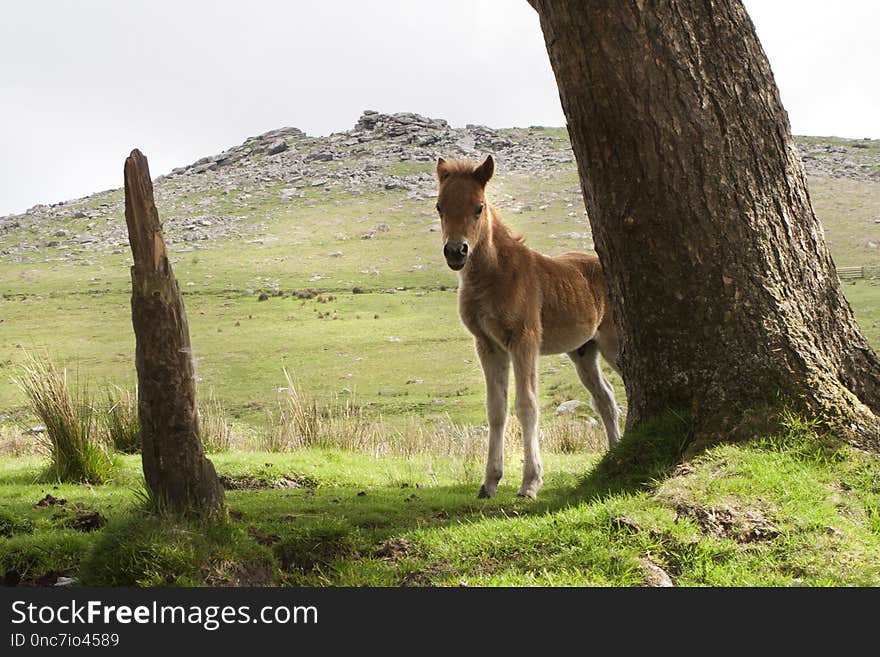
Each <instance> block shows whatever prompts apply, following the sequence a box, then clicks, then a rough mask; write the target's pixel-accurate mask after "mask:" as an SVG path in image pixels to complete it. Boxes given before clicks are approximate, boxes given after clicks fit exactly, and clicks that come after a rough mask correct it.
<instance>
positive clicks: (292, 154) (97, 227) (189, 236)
mask: <svg viewBox="0 0 880 657" xmlns="http://www.w3.org/2000/svg"><path fill="white" fill-rule="evenodd" d="M797 141H798V146H799V148H800V150H801V155H802V157H803V160H804V164H805V166H806V170H807V173H808V175H809V176H810V177H811V179H812V180H811V182H812V183H813V185H812V186H813V193H814V196H816V198H815V199H814V200H815V201H816V205H817V208H816V209H817V212H818V213H819V215H820V218H821V219H823V221H824V222H825V223H826V228H827V229H828V230H829V231H830V232H831V233H832V235H833V233H834V232H835V228H837V223H838V220H839V218H838V217H834V216H831V212H830V210H831V208H830V207H829V206H828V205H827V204H826V203H824V201H825V200H827V199H826V191H829V190H826V189H825V188H826V187H831V188H832V190H833V191H837V190H839V189H841V188H843V189H847V190H856V189H858V190H859V192H861V193H863V194H864V195H865V196H866V198H865V200H866V201H868V203H867V204H866V205H868V206H871V205H872V204H871V202H870V201H871V200H873V201H877V200H878V199H877V197H876V195H875V194H876V190H871V191H873V192H874V193H871V191H868V190H870V189H871V188H870V187H867V188H866V189H865V190H861V188H860V185H859V183H880V141H878V140H873V141H872V140H867V139H865V140H845V139H838V138H833V137H832V138H822V137H800V138H798V139H797ZM487 153H492V154H493V155H494V156H495V158H496V160H497V163H498V166H497V171H498V172H499V174H500V176H501V177H502V178H505V177H520V176H528V177H533V178H537V179H539V180H551V179H552V182H550V183H549V184H546V185H542V186H540V187H541V188H542V189H540V191H539V193H538V195H537V198H534V199H531V200H530V201H528V202H525V203H524V204H519V203H516V199H515V198H510V197H505V196H503V195H502V197H501V198H500V199H499V198H496V199H495V200H496V202H499V204H500V205H501V207H502V208H504V209H507V210H508V211H512V212H532V211H533V209H534V208H537V209H538V210H548V209H550V207H549V203H551V202H552V201H555V200H560V199H563V200H564V201H565V202H566V207H569V206H568V205H567V204H568V203H572V206H570V207H571V208H574V210H575V212H574V216H577V217H581V215H582V212H581V210H582V208H583V203H582V200H581V196H580V190H579V186H578V185H577V184H576V183H577V180H576V178H573V176H574V174H575V165H574V157H573V154H572V152H571V147H570V144H569V142H568V139H567V134H566V132H565V130H564V129H562V128H544V127H531V128H512V129H500V130H495V129H491V128H487V127H485V126H477V125H468V126H467V127H465V128H452V127H450V126H449V124H448V123H447V122H446V121H444V120H442V119H430V118H425V117H422V116H419V115H418V114H412V113H399V114H393V115H387V114H379V113H377V112H374V111H371V110H367V111H366V112H364V114H363V115H362V116H361V118H360V119H359V120H358V122H357V124H356V125H355V126H354V128H353V129H352V130H349V131H346V132H341V133H336V134H332V135H330V136H328V137H308V136H306V135H305V134H304V133H303V132H302V131H300V130H298V129H297V128H279V129H277V130H272V131H269V132H267V133H265V134H262V135H258V136H256V137H251V138H249V139H247V140H246V141H245V142H244V143H243V144H240V145H238V146H233V147H231V148H228V149H226V150H224V151H223V152H221V153H219V154H217V155H209V156H207V157H203V158H201V159H199V160H198V161H196V162H194V163H193V164H191V165H189V166H186V167H181V168H178V169H174V170H173V171H172V172H171V173H170V174H168V175H165V176H160V177H159V178H158V179H157V180H156V192H157V201H158V203H159V205H160V207H161V209H162V216H163V220H164V221H165V223H166V231H167V235H168V238H169V241H171V242H176V243H178V246H177V250H178V252H187V250H188V249H192V250H196V249H200V248H205V246H206V245H205V244H204V242H209V243H210V242H211V241H212V240H217V239H222V238H235V239H242V238H251V239H252V238H254V237H256V236H258V235H260V234H261V233H263V232H264V231H265V229H266V225H265V223H263V222H264V221H266V220H267V219H271V217H269V216H267V214H266V213H267V211H268V210H271V209H273V207H274V206H279V205H283V206H284V208H285V210H292V209H296V208H303V207H305V208H312V207H315V206H316V205H318V204H320V203H322V202H326V201H328V200H332V201H339V200H342V199H343V198H344V197H346V196H349V195H350V196H354V197H357V196H363V195H371V194H377V193H379V194H385V193H388V194H387V196H388V197H389V200H392V201H397V202H399V201H402V200H405V201H426V200H429V199H430V198H431V197H432V195H433V194H434V191H435V185H434V178H433V175H432V173H431V171H432V166H431V164H432V162H433V161H434V160H435V159H436V158H437V157H438V156H444V157H450V156H451V157H469V158H480V157H483V156H485V155H486V154H487ZM147 155H148V156H149V154H147ZM559 177H561V178H563V181H564V182H566V183H571V182H572V181H573V182H574V183H575V184H573V185H569V186H568V188H566V187H565V186H560V185H558V184H556V180H555V179H556V178H559ZM831 181H835V182H831ZM842 181H848V182H847V183H843V182H842ZM836 206H839V203H838V204H835V207H836ZM870 210H873V216H866V217H853V218H852V219H853V223H852V226H850V227H849V228H850V230H852V231H856V232H854V233H853V234H852V235H849V236H847V237H849V238H852V239H845V240H844V242H846V246H847V252H846V253H845V254H844V253H836V255H837V256H838V260H840V261H841V262H839V264H850V263H852V264H863V261H865V260H870V261H872V262H873V261H875V260H878V253H880V252H878V248H877V245H878V240H880V227H876V226H877V224H880V221H878V220H880V206H878V205H877V204H874V205H873V208H870V207H869V212H868V215H871V214H872V212H871V211H870ZM123 212H124V207H123V202H122V196H121V190H113V191H108V192H101V193H98V194H93V195H91V196H88V197H85V198H82V199H76V200H72V201H67V202H64V203H57V204H53V205H50V206H46V205H37V206H34V207H32V208H30V209H29V210H28V211H27V212H25V213H24V214H21V215H11V216H6V217H0V240H2V241H0V247H2V248H0V258H2V261H6V262H25V263H26V262H38V261H43V262H66V261H70V262H87V261H88V260H89V259H90V257H94V256H96V255H99V254H102V253H106V252H108V251H109V252H112V251H114V250H116V249H119V248H126V247H127V240H126V235H125V231H124V229H125V225H124V221H123V220H122V215H123ZM859 219H861V221H859ZM872 224H873V226H872ZM371 229H375V227H367V228H366V230H365V232H364V234H366V233H368V232H369V230H371ZM588 230H589V229H588V227H587V228H584V229H581V230H580V232H583V233H586V232H588ZM573 232H576V231H573ZM859 232H861V233H863V234H859ZM835 237H836V235H833V236H832V243H833V242H834V238H835ZM853 240H854V241H853ZM184 242H185V243H188V244H187V245H184V244H182V243H184ZM208 246H210V244H209V245H208ZM860 247H861V251H862V252H861V253H860ZM857 260H858V262H856V261H857Z"/></svg>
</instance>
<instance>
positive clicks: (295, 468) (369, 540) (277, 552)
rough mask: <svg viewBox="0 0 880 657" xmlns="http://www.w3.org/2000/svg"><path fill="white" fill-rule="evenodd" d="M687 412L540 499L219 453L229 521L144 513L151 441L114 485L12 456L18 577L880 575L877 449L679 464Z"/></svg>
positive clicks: (459, 470)
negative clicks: (647, 458) (644, 447)
mask: <svg viewBox="0 0 880 657" xmlns="http://www.w3.org/2000/svg"><path fill="white" fill-rule="evenodd" d="M675 422H676V421H675V420H673V421H672V422H671V423H667V424H666V425H662V426H659V427H656V428H655V429H654V431H655V432H656V441H655V442H654V443H652V445H653V447H654V449H655V450H656V454H655V455H654V456H655V458H654V459H653V460H652V462H651V464H650V465H649V466H648V467H644V466H643V467H642V468H634V467H633V465H632V464H633V462H634V458H633V456H634V455H633V454H630V453H628V452H627V450H628V445H629V444H631V443H628V441H624V442H623V443H621V445H620V446H619V447H618V448H617V449H616V450H615V451H614V452H612V453H610V454H609V455H608V456H606V457H605V458H604V459H603V460H602V461H599V457H598V456H597V455H595V454H576V455H559V454H555V455H549V456H548V458H547V460H546V471H547V477H546V484H545V487H544V489H543V490H542V494H541V499H540V500H539V501H538V502H531V501H527V500H523V499H522V498H517V497H515V496H514V492H515V490H516V489H515V487H514V484H515V480H516V478H517V473H516V472H515V470H516V468H514V467H511V470H513V472H510V474H509V475H508V477H507V478H506V479H505V480H503V481H502V485H501V487H500V488H499V494H498V496H497V498H495V499H493V500H477V499H476V497H475V492H476V489H477V486H478V485H479V480H480V472H479V467H478V466H477V465H476V464H475V463H470V464H468V462H458V461H453V460H448V459H431V458H428V457H413V458H407V459H402V458H395V457H381V458H375V457H370V456H365V455H357V454H352V453H349V452H339V451H327V450H306V451H302V452H298V453H294V454H283V455H278V454H275V455H267V454H245V453H228V454H219V455H215V456H214V457H213V459H214V461H215V463H216V464H217V468H218V471H219V473H220V474H221V476H222V477H224V479H225V481H226V483H227V485H228V486H241V487H246V488H245V489H231V490H229V491H228V492H227V501H228V506H229V516H230V517H229V519H228V520H181V519H179V518H171V517H167V516H163V515H162V514H159V515H155V514H148V513H146V512H145V511H144V510H143V506H142V501H141V500H140V498H139V496H138V493H137V491H138V490H140V487H141V486H142V484H141V480H140V474H139V461H138V457H136V456H130V457H119V458H118V462H117V464H116V468H115V473H116V480H115V481H114V482H113V483H112V484H109V485H104V486H82V485H69V484H65V485H51V484H44V483H43V484H41V483H38V479H39V476H40V473H41V471H42V468H43V467H44V466H43V464H41V463H40V462H39V461H35V460H32V459H15V460H5V461H2V462H0V487H2V489H3V501H2V503H0V534H2V535H3V536H5V538H2V539H0V572H2V573H3V574H4V575H3V576H4V578H5V583H6V584H7V585H14V584H20V585H21V584H31V585H33V584H44V585H45V584H52V583H54V582H55V581H56V580H57V578H58V577H62V576H63V577H73V578H76V580H77V582H78V583H79V584H82V585H95V586H120V585H127V586H133V585H137V586H159V585H212V586H238V585H287V586H294V585H319V586H322V585H349V586H360V585H368V586H428V585H440V586H461V585H467V586H484V585H491V586H494V585H517V586H521V585H553V586H564V585H577V586H603V585H610V586H640V585H648V586H661V585H670V584H675V585H679V586H837V585H846V586H864V585H869V586H876V585H878V584H880V465H878V461H877V459H876V458H874V457H871V456H868V455H865V454H863V453H860V452H857V451H856V450H853V449H851V448H848V447H829V446H828V445H827V441H824V440H822V441H821V442H820V439H818V438H816V437H815V436H814V435H813V433H812V431H811V429H810V428H809V427H805V426H802V425H800V424H798V423H797V422H796V421H793V422H792V423H791V424H790V425H789V426H788V427H783V428H781V430H780V434H779V435H778V436H776V437H774V438H773V439H768V440H765V441H761V442H756V443H754V444H752V445H749V446H725V447H720V448H717V449H714V450H712V451H710V452H708V453H706V454H704V455H703V456H701V457H699V458H698V459H696V460H695V461H693V462H691V463H689V464H687V465H686V466H681V467H678V468H676V469H672V468H671V464H673V463H674V462H675V461H676V459H677V456H678V455H677V445H676V441H675V440H674V439H673V440H670V436H672V437H673V438H674V437H675V434H676V427H675ZM508 462H510V459H508ZM585 473H588V474H586V475H585ZM47 494H48V495H51V496H52V497H53V498H55V504H52V505H46V506H35V503H37V502H38V501H39V500H43V499H45V498H46V495H47ZM60 499H63V500H66V502H65V503H64V504H59V503H58V500H60ZM50 501H51V498H50ZM96 514H98V517H99V520H97V521H95V520H94V518H95V515H96ZM104 519H106V524H102V522H103V520H104ZM95 525H98V527H97V528H95V527H94V526H95ZM89 529H91V531H88V530H89Z"/></svg>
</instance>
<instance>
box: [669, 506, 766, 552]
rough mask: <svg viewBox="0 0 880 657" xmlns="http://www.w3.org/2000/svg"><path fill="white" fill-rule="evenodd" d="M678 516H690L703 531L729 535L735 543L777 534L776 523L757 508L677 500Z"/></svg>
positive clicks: (720, 536)
mask: <svg viewBox="0 0 880 657" xmlns="http://www.w3.org/2000/svg"><path fill="white" fill-rule="evenodd" d="M675 512H676V514H677V516H678V518H682V517H686V518H691V519H693V520H694V521H696V523H697V524H698V525H699V526H700V529H702V530H703V532H705V533H707V534H711V535H713V536H717V537H719V538H732V539H733V540H735V541H737V542H738V543H754V542H758V541H768V540H770V539H772V538H775V537H776V536H778V535H779V533H780V532H779V528H778V527H776V525H774V524H773V523H772V522H771V521H770V520H768V519H767V518H766V517H765V516H764V514H763V513H762V512H761V511H760V510H758V509H737V508H733V507H730V508H716V507H709V508H706V507H703V506H699V505H691V504H685V503H679V504H676V505H675Z"/></svg>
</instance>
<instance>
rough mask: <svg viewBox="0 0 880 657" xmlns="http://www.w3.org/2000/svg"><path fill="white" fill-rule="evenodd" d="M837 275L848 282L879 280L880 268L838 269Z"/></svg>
mask: <svg viewBox="0 0 880 657" xmlns="http://www.w3.org/2000/svg"><path fill="white" fill-rule="evenodd" d="M837 275H838V276H840V280H842V281H848V280H853V279H856V278H878V277H880V267H866V266H864V265H862V266H861V267H838V268H837Z"/></svg>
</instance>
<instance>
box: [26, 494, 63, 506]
mask: <svg viewBox="0 0 880 657" xmlns="http://www.w3.org/2000/svg"><path fill="white" fill-rule="evenodd" d="M65 504H67V500H66V499H64V498H63V497H55V496H54V495H52V493H46V497H44V498H43V499H41V500H40V501H39V502H37V503H35V504H34V506H35V507H43V506H63V505H65Z"/></svg>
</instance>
